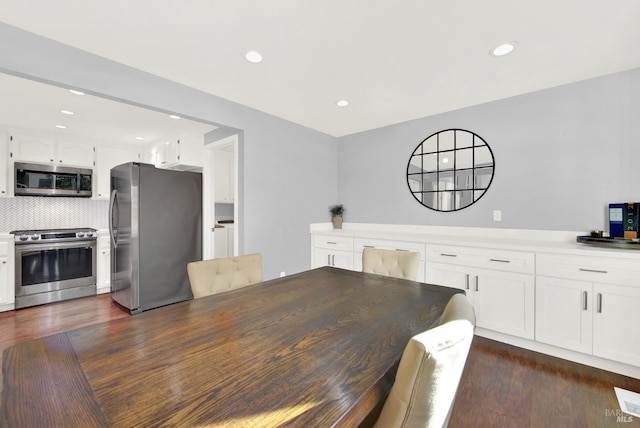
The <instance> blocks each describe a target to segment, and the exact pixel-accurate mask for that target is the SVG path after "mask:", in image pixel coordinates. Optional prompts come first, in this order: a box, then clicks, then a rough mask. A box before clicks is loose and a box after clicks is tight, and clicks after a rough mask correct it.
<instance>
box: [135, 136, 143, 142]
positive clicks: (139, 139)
mask: <svg viewBox="0 0 640 428" xmlns="http://www.w3.org/2000/svg"><path fill="white" fill-rule="evenodd" d="M136 140H138V141H144V138H143V137H136Z"/></svg>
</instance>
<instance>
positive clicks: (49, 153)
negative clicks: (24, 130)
mask: <svg viewBox="0 0 640 428" xmlns="http://www.w3.org/2000/svg"><path fill="white" fill-rule="evenodd" d="M10 138H11V155H12V156H11V157H12V160H14V161H18V162H37V163H53V162H55V160H56V159H55V158H56V142H55V140H53V139H50V138H41V137H33V136H29V135H15V134H14V135H12V136H11V137H10Z"/></svg>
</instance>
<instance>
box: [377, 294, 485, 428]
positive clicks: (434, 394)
mask: <svg viewBox="0 0 640 428" xmlns="http://www.w3.org/2000/svg"><path fill="white" fill-rule="evenodd" d="M474 330H475V313H474V311H473V307H472V306H471V304H470V303H469V300H468V299H467V298H466V297H465V295H464V294H455V295H454V296H453V297H452V298H451V300H450V301H449V303H448V304H447V306H446V308H445V310H444V313H443V314H442V318H441V321H440V323H439V324H438V326H437V327H435V328H432V329H430V330H427V331H425V332H423V333H420V334H418V335H416V336H414V337H413V338H411V340H410V341H409V344H408V345H407V347H406V348H405V350H404V353H403V354H402V358H401V359H400V365H399V366H398V372H397V374H396V380H395V383H394V384H393V386H392V387H391V392H390V393H389V396H388V397H387V400H386V401H385V403H384V406H383V407H382V412H381V413H380V417H379V418H378V420H377V422H376V425H375V427H378V428H396V427H402V428H414V427H421V428H424V427H429V428H432V427H433V428H435V427H438V428H440V427H446V426H447V425H448V423H449V417H450V416H451V409H452V408H453V403H454V400H455V396H456V391H457V389H458V384H459V383H460V377H461V376H462V370H463V369H464V365H465V362H466V360H467V355H468V354H469V348H470V346H471V341H472V339H473V332H474Z"/></svg>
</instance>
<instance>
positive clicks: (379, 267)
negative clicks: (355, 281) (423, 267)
mask: <svg viewBox="0 0 640 428" xmlns="http://www.w3.org/2000/svg"><path fill="white" fill-rule="evenodd" d="M419 266H420V253H415V252H412V251H398V250H382V249H379V248H365V249H364V250H363V251H362V272H369V273H375V274H378V275H385V276H392V277H394V278H404V279H410V280H412V281H415V280H416V279H417V278H418V268H419Z"/></svg>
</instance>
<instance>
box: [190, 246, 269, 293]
mask: <svg viewBox="0 0 640 428" xmlns="http://www.w3.org/2000/svg"><path fill="white" fill-rule="evenodd" d="M187 273H188V274H189V282H191V291H192V292H193V297H194V298H195V299H197V298H199V297H204V296H209V295H211V294H218V293H224V292H225V291H230V290H235V289H237V288H242V287H246V286H247V285H251V284H255V283H257V282H261V281H262V255H260V254H248V255H246V256H238V257H226V258H221V259H211V260H202V261H198V262H191V263H188V264H187Z"/></svg>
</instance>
